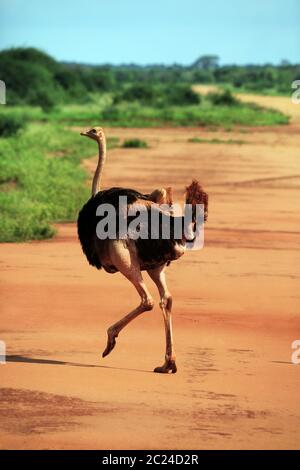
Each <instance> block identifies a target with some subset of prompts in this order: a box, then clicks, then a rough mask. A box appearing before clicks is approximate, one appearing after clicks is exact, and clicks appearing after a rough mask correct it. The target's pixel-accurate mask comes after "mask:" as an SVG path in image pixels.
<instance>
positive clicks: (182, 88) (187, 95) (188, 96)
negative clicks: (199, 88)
mask: <svg viewBox="0 0 300 470" xmlns="http://www.w3.org/2000/svg"><path fill="white" fill-rule="evenodd" d="M162 91H164V95H165V101H166V104H168V105H175V106H181V105H189V104H199V103H200V100H201V98H200V96H199V94H198V93H196V92H195V91H193V90H192V88H191V87H190V86H189V85H174V86H172V85H170V86H168V87H165V90H162Z"/></svg>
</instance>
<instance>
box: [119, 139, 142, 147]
mask: <svg viewBox="0 0 300 470" xmlns="http://www.w3.org/2000/svg"><path fill="white" fill-rule="evenodd" d="M122 147H123V148H136V149H145V148H148V144H147V142H145V141H144V140H140V139H128V140H125V141H124V142H123V145H122Z"/></svg>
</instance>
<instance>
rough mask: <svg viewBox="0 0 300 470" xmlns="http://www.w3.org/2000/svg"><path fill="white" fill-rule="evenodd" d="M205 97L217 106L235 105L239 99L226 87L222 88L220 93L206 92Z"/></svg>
mask: <svg viewBox="0 0 300 470" xmlns="http://www.w3.org/2000/svg"><path fill="white" fill-rule="evenodd" d="M207 98H208V99H209V101H210V102H211V103H212V104H214V105H217V106H235V105H237V104H239V100H238V99H237V98H236V97H235V96H234V95H233V94H232V93H231V91H230V90H228V89H227V90H223V91H222V92H221V93H220V92H217V93H214V92H212V93H208V95H207Z"/></svg>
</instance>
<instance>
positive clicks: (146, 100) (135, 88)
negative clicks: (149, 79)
mask: <svg viewBox="0 0 300 470" xmlns="http://www.w3.org/2000/svg"><path fill="white" fill-rule="evenodd" d="M155 95H156V92H155V89H154V87H152V86H151V85H148V84H135V85H131V86H129V87H127V88H125V89H124V90H123V91H121V92H120V93H118V94H117V95H116V96H115V98H114V102H115V103H119V102H121V101H129V102H132V101H139V102H141V103H143V104H153V102H154V100H155Z"/></svg>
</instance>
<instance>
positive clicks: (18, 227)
mask: <svg viewBox="0 0 300 470" xmlns="http://www.w3.org/2000/svg"><path fill="white" fill-rule="evenodd" d="M115 144H116V142H115V140H108V145H109V147H111V146H114V145H115ZM94 154H95V145H94V144H93V142H90V141H89V140H88V139H83V138H82V137H80V135H79V133H78V134H76V133H74V132H73V131H70V130H68V129H64V128H62V127H61V126H57V125H53V124H43V125H41V124H30V125H29V126H28V127H27V129H26V130H24V131H22V132H20V133H18V135H17V136H11V137H8V138H1V139H0V211H1V225H0V241H1V242H15V241H23V240H36V239H42V238H49V237H51V236H52V235H53V234H54V228H53V226H52V223H53V222H60V221H73V220H75V219H76V217H77V212H78V209H79V208H80V206H81V205H82V204H83V203H84V202H85V201H86V200H87V198H88V197H89V194H90V190H89V188H88V187H87V186H86V173H85V171H84V170H83V169H82V168H81V167H80V162H81V160H82V159H84V158H87V157H90V156H92V155H94Z"/></svg>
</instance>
